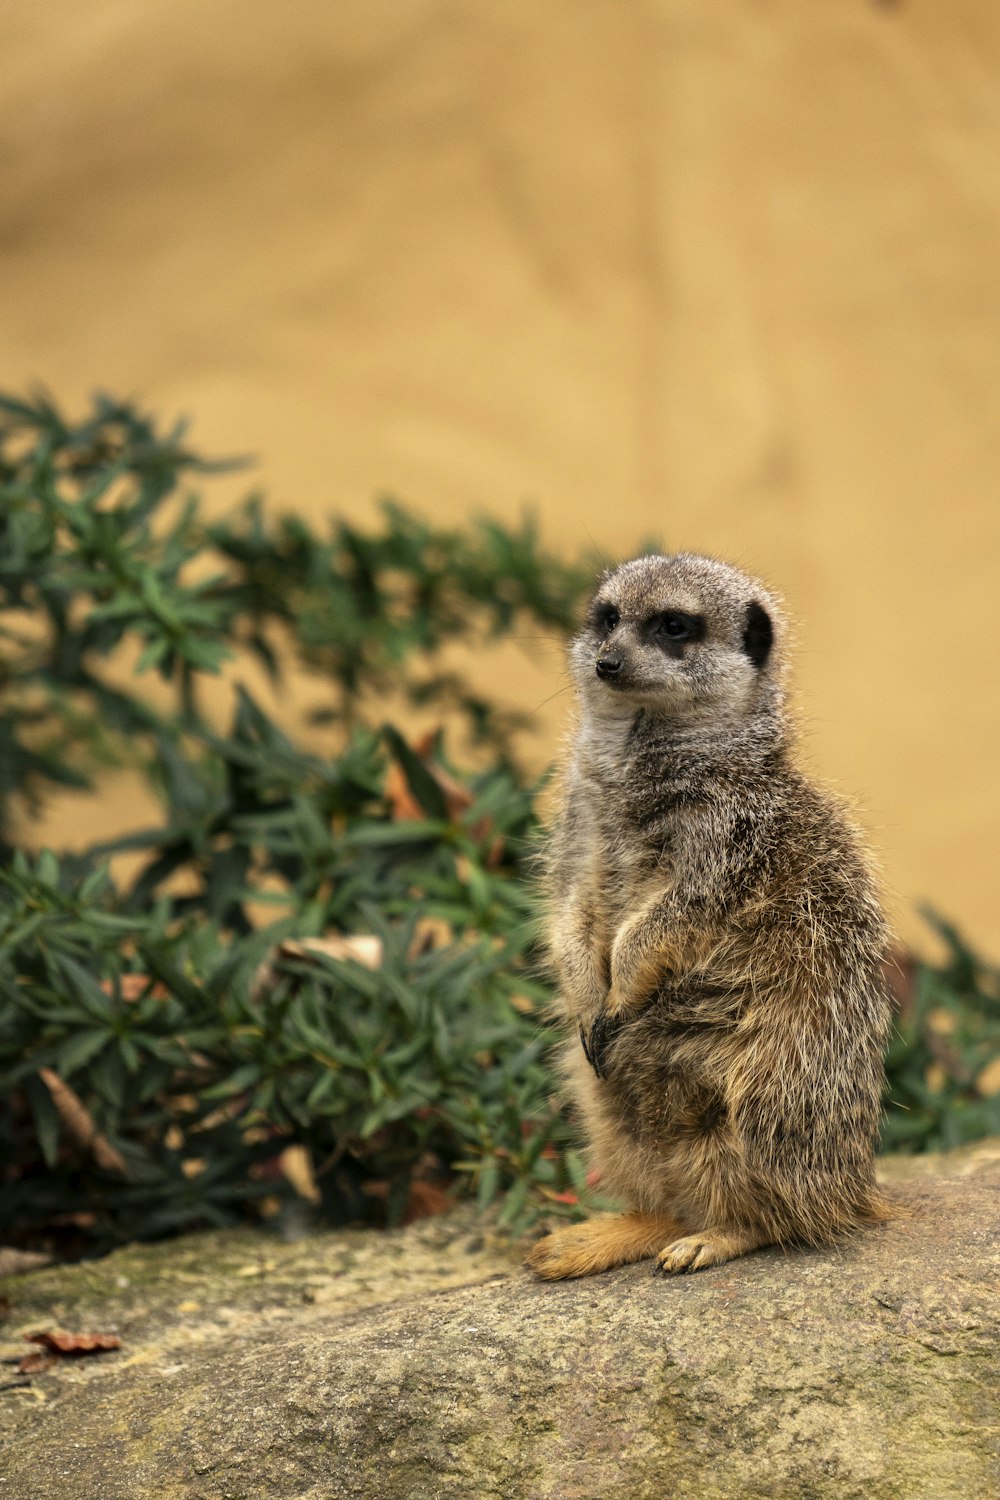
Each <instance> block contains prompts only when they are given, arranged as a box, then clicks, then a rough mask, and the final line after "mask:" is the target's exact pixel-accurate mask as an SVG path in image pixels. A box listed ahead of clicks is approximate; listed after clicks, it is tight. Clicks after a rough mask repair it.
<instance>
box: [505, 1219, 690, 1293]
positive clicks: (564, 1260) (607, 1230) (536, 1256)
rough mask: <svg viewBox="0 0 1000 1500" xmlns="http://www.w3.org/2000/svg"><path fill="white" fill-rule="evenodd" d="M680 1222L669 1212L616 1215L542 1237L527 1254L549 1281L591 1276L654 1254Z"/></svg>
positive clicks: (670, 1236) (537, 1269)
mask: <svg viewBox="0 0 1000 1500" xmlns="http://www.w3.org/2000/svg"><path fill="white" fill-rule="evenodd" d="M680 1229H681V1225H680V1223H679V1222H678V1221H677V1220H676V1219H673V1218H671V1217H670V1216H669V1215H668V1214H648V1213H631V1214H615V1215H614V1217H611V1218H601V1219H589V1220H588V1221H587V1223H586V1224H570V1225H567V1227H566V1228H565V1229H556V1230H555V1231H554V1232H553V1233H552V1234H550V1235H547V1236H546V1237H545V1239H543V1240H539V1241H538V1243H537V1245H535V1246H534V1248H533V1249H532V1250H531V1252H530V1254H529V1255H528V1257H527V1263H528V1265H529V1266H530V1267H531V1268H532V1270H534V1271H537V1272H538V1274H539V1276H543V1277H544V1278H545V1279H546V1281H561V1280H563V1279H564V1278H565V1277H569V1276H591V1275H593V1274H594V1272H596V1271H608V1270H610V1269H611V1267H612V1266H626V1265H630V1264H631V1263H632V1262H633V1261H636V1260H645V1259H646V1257H647V1256H651V1255H655V1254H656V1252H657V1250H659V1249H660V1247H661V1246H662V1245H663V1243H664V1241H665V1240H667V1239H670V1238H672V1237H673V1236H674V1235H676V1234H678V1233H679V1231H680Z"/></svg>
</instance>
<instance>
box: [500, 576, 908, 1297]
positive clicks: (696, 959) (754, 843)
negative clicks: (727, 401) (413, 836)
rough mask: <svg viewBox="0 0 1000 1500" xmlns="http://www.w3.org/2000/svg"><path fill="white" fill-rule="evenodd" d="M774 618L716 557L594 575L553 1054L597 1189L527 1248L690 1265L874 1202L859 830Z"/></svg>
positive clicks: (565, 863) (556, 911) (553, 933)
mask: <svg viewBox="0 0 1000 1500" xmlns="http://www.w3.org/2000/svg"><path fill="white" fill-rule="evenodd" d="M786 634H787V630H786V624H785V620H784V617H783V615H782V612H781V610H780V608H779V606H778V603H777V601H776V599H775V598H773V597H772V596H771V594H770V593H768V592H767V590H766V589H765V588H764V587H763V586H762V585H761V584H760V583H758V582H757V581H755V580H754V579H753V578H750V577H748V576H747V575H746V574H744V573H742V572H740V571H739V570H738V569H736V568H734V567H731V566H729V565H728V564H725V563H722V562H717V561H714V560H712V559H710V558H707V557H699V556H694V555H689V554H680V555H676V556H671V557H641V558H638V559H636V560H635V561H633V562H628V563H626V564H624V566H622V567H620V568H618V569H617V570H616V571H614V572H611V573H609V574H607V575H605V577H604V579H603V581H602V582H601V584H600V586H599V587H598V589H597V593H596V595H595V597H594V599H593V601H592V603H591V606H590V610H589V613H588V615H587V619H586V623H585V625H584V626H583V628H582V630H581V631H580V633H579V634H578V635H577V637H576V639H575V640H574V642H573V644H572V646H571V649H570V664H571V671H572V676H573V678H574V681H575V686H576V689H577V694H578V700H579V723H578V727H577V730H576V733H575V737H574V739H573V741H572V746H571V755H570V758H569V762H568V766H567V768H566V774H565V776H564V788H563V804H562V808H561V813H560V815H559V817H558V819H557V822H556V825H555V828H554V831H553V832H552V835H551V837H550V842H549V851H548V861H547V873H548V887H549V892H548V894H549V908H550V917H549V946H550V952H551V956H552V960H553V964H554V968H555V971H556V974H557V977H558V982H559V993H560V997H561V998H560V1009H561V1012H562V1014H563V1016H564V1017H565V1019H566V1021H567V1022H568V1023H569V1028H570V1029H571V1032H572V1040H571V1041H570V1042H569V1044H568V1045H567V1047H566V1049H565V1054H564V1058H563V1064H564V1068H565V1073H566V1075H567V1078H568V1081H569V1084H570V1087H571V1092H572V1094H573V1095H574V1096H575V1100H576V1104H577V1107H578V1111H579V1114H580V1115H581V1117H582V1121H583V1124H584V1126H585V1131H586V1134H587V1136H588V1137H589V1142H590V1148H591V1152H592V1156H593V1162H594V1165H595V1167H597V1168H598V1169H599V1171H600V1182H601V1188H602V1191H603V1192H605V1193H607V1194H608V1195H610V1196H612V1197H614V1198H615V1199H619V1200H621V1201H623V1202H624V1203H625V1204H627V1205H629V1207H630V1210H631V1211H630V1212H628V1213H625V1214H621V1215H619V1216H616V1217H610V1218H607V1217H600V1218H595V1219H591V1220H589V1221H588V1222H585V1223H583V1224H581V1225H573V1226H568V1227H566V1228H562V1229H557V1230H556V1231H555V1232H554V1233H552V1234H550V1235H548V1236H547V1237H546V1238H544V1239H542V1240H540V1241H539V1242H538V1243H537V1244H536V1245H535V1246H534V1247H533V1249H532V1251H531V1253H530V1255H529V1264H530V1265H531V1266H533V1267H534V1269H535V1270H536V1271H537V1272H538V1273H539V1274H540V1275H542V1276H543V1277H547V1278H552V1279H555V1278H561V1277H566V1276H581V1275H586V1274H588V1273H590V1272H595V1271H603V1270H606V1269H608V1268H609V1267H611V1266H615V1265H620V1264H624V1263H627V1262H631V1261H636V1260H641V1259H644V1258H646V1257H651V1256H655V1257H656V1258H657V1265H658V1267H659V1268H660V1269H662V1270H663V1271H664V1272H667V1273H671V1272H679V1271H693V1270H700V1269H702V1268H703V1267H706V1266H713V1265H718V1264H719V1263H721V1262H723V1261H727V1260H731V1259H733V1258H734V1257H736V1256H739V1255H745V1254H746V1253H747V1252H749V1251H752V1250H755V1249H758V1248H760V1247H763V1246H765V1245H792V1244H799V1245H820V1244H824V1243H829V1242H830V1241H833V1240H835V1239H837V1238H838V1237H839V1236H841V1235H842V1234H844V1233H845V1232H847V1231H850V1230H854V1229H857V1228H860V1227H861V1226H863V1225H869V1224H876V1223H878V1222H880V1221H882V1220H884V1219H885V1218H887V1217H888V1215H889V1208H888V1205H887V1204H886V1202H885V1200H884V1199H883V1198H882V1196H881V1194H880V1192H879V1190H878V1187H877V1186H876V1182H875V1169H874V1157H875V1147H876V1137H877V1133H878V1125H879V1118H880V1113H881V1097H882V1089H883V1053H884V1048H885V1044H886V1041H887V1039H888V1034H889V1030H890V1008H889V1001H888V997H887V994H886V988H885V984H884V980H883V961H884V958H885V955H886V951H887V929H886V925H885V921H884V919H883V916H882V911H881V906H880V900H879V894H878V889H877V885H876V881H875V878H874V876H873V873H872V870H871V868H870V865H869V859H868V856H867V854H866V852H865V849H864V846H863V844H862V841H861V839H860V837H859V835H858V833H857V831H856V830H855V828H854V826H853V824H852V822H851V821H850V819H849V817H848V816H847V814H846V813H845V811H844V809H843V808H842V807H841V805H840V803H839V802H838V801H837V800H836V799H835V798H834V797H833V796H832V795H830V794H829V793H828V792H826V791H823V790H820V789H819V788H817V787H816V786H815V785H813V783H812V782H811V781H810V780H809V779H808V778H807V777H806V776H805V775H804V774H803V772H802V771H801V770H799V769H798V768H797V767H796V765H795V762H794V759H793V734H792V726H791V723H790V720H789V716H788V713H787V710H786V702H785V688H784V681H783V679H784V669H785V641H786Z"/></svg>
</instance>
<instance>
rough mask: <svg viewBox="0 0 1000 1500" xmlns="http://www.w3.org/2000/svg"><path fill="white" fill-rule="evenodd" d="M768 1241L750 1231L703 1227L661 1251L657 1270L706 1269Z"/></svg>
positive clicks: (668, 1273) (657, 1258)
mask: <svg viewBox="0 0 1000 1500" xmlns="http://www.w3.org/2000/svg"><path fill="white" fill-rule="evenodd" d="M766 1243H767V1241H766V1240H765V1239H763V1238H762V1236H760V1235H756V1234H752V1233H750V1232H748V1231H746V1230H740V1229H703V1230H702V1231H701V1233H700V1234H688V1235H685V1236H684V1238H683V1239H680V1240H674V1241H673V1243H672V1244H670V1245H668V1246H667V1247H666V1249H665V1250H661V1251H660V1253H659V1255H658V1256H657V1257H656V1269H657V1270H659V1271H662V1272H663V1273H664V1275H667V1276H671V1275H675V1274H676V1273H677V1272H679V1271H704V1270H705V1268H706V1266H720V1265H722V1264H723V1262H724V1261H727V1260H736V1258H737V1257H738V1256H740V1255H746V1254H748V1252H749V1251H751V1250H758V1249H759V1248H760V1247H761V1246H762V1245H765V1244H766Z"/></svg>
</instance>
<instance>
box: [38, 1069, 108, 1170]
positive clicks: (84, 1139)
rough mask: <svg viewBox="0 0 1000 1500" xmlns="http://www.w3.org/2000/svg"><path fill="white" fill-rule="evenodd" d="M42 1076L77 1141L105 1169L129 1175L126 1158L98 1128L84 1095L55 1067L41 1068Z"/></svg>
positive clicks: (64, 1122)
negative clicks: (72, 1087)
mask: <svg viewBox="0 0 1000 1500" xmlns="http://www.w3.org/2000/svg"><path fill="white" fill-rule="evenodd" d="M38 1076H39V1077H40V1078H41V1080H42V1082H43V1083H44V1084H45V1087H46V1088H47V1089H48V1091H49V1093H50V1094H51V1096H52V1103H53V1104H54V1105H55V1107H56V1113H57V1114H58V1116H59V1118H60V1120H61V1121H62V1123H63V1124H64V1125H65V1127H66V1129H67V1131H68V1132H69V1134H70V1135H71V1136H72V1137H73V1139H74V1140H75V1141H76V1142H77V1144H78V1145H80V1146H82V1147H83V1148H84V1149H85V1150H86V1151H89V1152H90V1154H91V1155H92V1156H93V1158H94V1160H95V1161H96V1163H97V1165H98V1166H99V1167H101V1168H102V1169H103V1170H104V1171H105V1172H120V1173H121V1174H122V1176H123V1177H127V1176H128V1170H127V1168H126V1166H125V1161H124V1158H123V1157H122V1155H121V1153H120V1152H119V1151H116V1150H115V1148H114V1146H112V1145H111V1144H110V1142H109V1141H108V1139H107V1137H106V1136H105V1135H102V1133H101V1131H99V1130H98V1128H97V1126H96V1125H95V1124H94V1121H93V1118H92V1117H91V1114H90V1111H89V1110H88V1109H87V1106H86V1105H85V1104H84V1102H83V1100H82V1099H81V1098H80V1096H79V1095H78V1094H77V1093H75V1092H74V1090H73V1089H71V1088H70V1086H69V1084H68V1083H66V1082H65V1081H64V1080H63V1079H62V1078H60V1077H59V1074H58V1073H56V1072H55V1071H54V1070H53V1069H52V1068H39V1070H38Z"/></svg>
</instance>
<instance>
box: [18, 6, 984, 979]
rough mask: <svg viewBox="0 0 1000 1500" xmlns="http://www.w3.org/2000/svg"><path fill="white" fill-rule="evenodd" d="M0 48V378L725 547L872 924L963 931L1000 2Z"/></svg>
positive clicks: (292, 29) (301, 15)
mask: <svg viewBox="0 0 1000 1500" xmlns="http://www.w3.org/2000/svg"><path fill="white" fill-rule="evenodd" d="M0 57H2V59H3V65H2V69H0V163H2V200H0V383H2V384H3V385H6V386H14V387H23V386H25V385H26V384H28V383H31V382H35V381H41V382H44V383H45V384H46V385H48V386H49V387H50V388H51V389H52V390H53V391H54V392H56V393H57V394H58V395H59V396H60V397H62V398H64V399H68V400H70V401H72V402H74V403H77V402H80V401H82V400H83V398H84V397H85V396H86V395H87V394H88V393H89V392H90V391H91V390H92V389H94V388H95V387H97V386H101V387H104V388H107V389H113V390H115V391H121V392H128V393H134V394H136V395H138V396H140V397H141V398H142V399H143V400H144V401H146V402H148V403H150V404H152V405H154V406H155V407H156V408H158V409H159V410H160V411H162V412H163V413H164V414H173V413H175V412H177V411H178V410H183V411H187V412H190V413H192V414H194V415H195V417H196V419H197V420H196V427H195V433H196V437H197V438H198V440H199V441H200V443H201V445H202V446H203V447H205V448H207V449H210V450H212V451H215V452H219V451H246V450H254V451H256V452H258V453H259V454H260V455H261V470H260V475H261V479H262V481H263V482H264V483H265V484H266V485H267V487H268V488H269V489H270V490H271V491H272V493H273V494H274V496H275V497H276V498H277V499H278V500H280V501H282V502H284V503H289V504H293V505H295V506H296V507H299V508H301V510H302V511H304V512H307V513H310V514H312V515H314V516H315V515H318V514H321V513H322V512H323V511H324V510H328V509H331V508H333V507H339V508H345V509H347V510H349V511H351V512H352V513H355V514H364V513H366V512H367V511H368V509H369V507H370V506H371V504H372V502H373V498H374V497H375V496H376V495H377V494H379V493H384V492H386V491H391V492H394V493H396V494H397V495H399V496H400V497H403V498H405V499H406V500H408V501H410V502H412V503H415V504H416V505H418V506H420V507H422V508H424V509H425V510H426V511H427V512H429V513H431V514H433V515H435V516H438V517H442V518H448V519H456V518H459V517H461V516H463V515H464V514H466V513H467V512H468V511H469V510H470V509H477V508H484V507H485V508H488V509H490V510H492V511H494V512H495V513H497V514H498V515H501V516H512V515H513V514H515V513H516V512H517V511H518V510H519V508H520V506H521V504H522V502H523V501H524V500H525V499H526V498H527V499H531V500H533V501H534V502H535V503H536V504H537V506H538V509H539V512H540V515H541V517H542V520H543V525H544V530H545V533H546V536H547V538H548V539H549V540H550V541H552V542H559V543H563V544H565V545H566V546H568V547H574V548H575V547H576V546H578V545H580V544H585V543H587V541H588V540H589V539H592V540H593V541H594V542H595V543H596V544H598V545H599V546H601V547H603V548H606V549H608V550H609V551H611V552H614V553H616V554H621V553H623V552H627V551H628V550H629V549H630V548H631V547H633V546H634V545H635V544H636V543H637V542H638V541H639V540H640V539H641V538H643V537H644V536H646V535H648V534H649V533H650V532H658V533H660V534H661V535H662V536H663V537H664V539H665V540H666V542H667V543H668V544H670V545H678V546H680V545H683V546H685V547H688V548H704V549H708V550H712V551H716V552H718V553H719V554H721V555H723V556H725V557H728V558H731V559H734V560H738V561H740V562H742V563H743V564H745V565H746V566H748V567H750V568H753V569H758V570H760V571H761V572H763V573H764V574H766V576H767V577H768V578H769V579H770V580H771V581H772V583H773V584H775V585H776V586H777V587H778V588H779V589H780V590H781V591H783V592H784V594H785V595H786V597H787V598H788V600H789V602H790V604H791V606H792V608H793V610H794V612H795V614H796V616H797V617H798V620H799V622H800V623H799V656H798V672H797V677H798V683H799V687H800V698H801V702H802V705H803V710H804V716H805V720H806V725H807V742H808V748H809V753H810V756H811V759H812V761H813V763H814V764H815V765H816V766H817V767H818V768H819V770H820V771H821V772H822V774H823V775H824V776H826V777H827V778H828V779H830V780H832V781H834V782H835V783H836V784H838V785H839V786H841V787H843V788H844V789H846V790H848V791H850V792H851V793H852V794H854V795H855V796H856V797H857V798H858V799H859V801H860V803H861V805H862V808H863V810H864V815H865V819H866V822H867V823H868V826H869V827H870V829H871V830H872V832H873V834H874V837H875V839H876V842H877V843H878V844H879V845H880V846H881V848H882V850H883V851H884V856H885V863H886V867H887V872H888V876H889V881H890V884H891V886H892V887H893V889H894V891H895V893H896V896H897V904H898V910H899V912H900V913H901V920H902V925H903V927H904V930H905V931H906V932H907V933H908V934H910V935H912V934H913V933H914V931H915V930H916V928H915V922H914V919H913V918H912V916H911V915H910V911H911V907H912V903H913V902H914V901H915V900H920V899H923V898H929V899H931V900H933V902H934V903H935V904H937V905H938V906H939V907H940V908H942V909H944V910H945V911H947V912H949V913H950V914H952V915H953V916H954V917H955V918H956V919H958V920H959V922H960V923H962V924H963V925H964V926H965V927H966V928H967V929H968V930H969V932H970V933H972V934H973V935H974V936H975V937H976V938H977V939H979V940H980V941H982V942H983V943H985V944H986V945H987V946H988V947H990V948H991V949H992V950H993V951H994V952H997V951H1000V935H998V930H997V906H996V878H995V871H996V862H997V858H996V850H997V846H998V843H1000V799H998V789H997V777H996V771H995V761H996V744H997V738H998V734H997V731H998V727H1000V688H998V682H997V670H996V659H997V651H996V642H997V639H998V626H1000V618H998V616H1000V607H998V595H1000V566H998V541H1000V505H998V492H1000V441H998V440H1000V401H998V392H1000V7H998V6H997V4H996V3H995V0H949V4H948V5H947V6H942V5H941V4H939V3H936V0H900V3H898V4H888V3H883V4H874V3H870V0H827V3H824V4H822V5H820V4H813V5H804V4H802V3H801V0H755V3H751V0H645V3H640V0H636V3H631V4H630V3H626V0H492V3H491V0H475V3H473V0H466V3H465V4H461V3H445V0H392V3H389V0H376V3H371V0H368V3H364V4H360V3H355V0H339V3H336V4H334V3H331V0H288V3H285V4H284V5H281V6H271V5H264V4H261V3H257V4H254V3H250V0H242V3H237V0H87V4H85V5H81V4H79V3H78V0H45V3H39V0H5V4H4V6H3V7H2V8H0ZM503 676H504V683H503V685H504V686H505V687H506V688H507V690H508V691H509V692H510V693H511V694H512V695H514V696H516V697H517V698H519V700H520V701H521V702H522V703H523V704H524V705H526V706H528V707H531V708H534V707H535V706H536V705H538V704H540V703H541V702H542V700H543V699H544V698H545V697H546V696H547V695H548V694H549V693H550V692H552V691H553V690H554V689H555V688H557V687H558V686H559V685H560V679H559V668H558V661H556V660H553V658H552V657H551V656H542V657H541V658H540V659H536V660H533V661H531V662H526V663H521V664H512V663H511V662H510V661H507V662H505V665H504V669H503ZM566 702H567V700H566V698H565V696H563V697H562V698H556V699H555V700H554V701H553V703H551V704H550V705H548V706H547V707H545V708H544V709H541V710H539V714H538V720H539V724H540V726H541V731H542V738H541V743H540V750H539V753H540V755H543V756H544V755H547V754H548V753H550V752H551V750H552V749H553V748H554V745H555V740H556V735H557V732H558V727H559V724H560V722H561V721H562V720H563V718H564V711H565V706H566ZM118 811H119V814H120V812H121V809H119V810H118ZM76 816H77V821H79V816H80V810H79V808H78V809H77V814H76ZM83 817H84V819H85V820H90V821H96V820H95V819H94V815H93V812H92V811H91V810H90V809H85V810H84V812H83ZM70 824H72V819H69V823H68V824H67V826H70ZM74 826H75V825H74ZM101 826H102V827H103V826H106V821H105V814H103V813H102V824H101Z"/></svg>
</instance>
